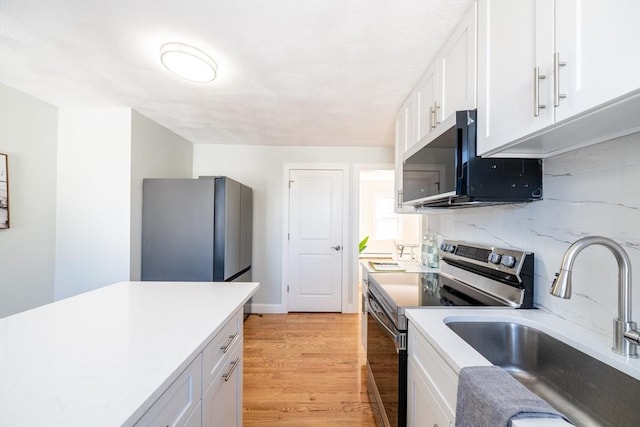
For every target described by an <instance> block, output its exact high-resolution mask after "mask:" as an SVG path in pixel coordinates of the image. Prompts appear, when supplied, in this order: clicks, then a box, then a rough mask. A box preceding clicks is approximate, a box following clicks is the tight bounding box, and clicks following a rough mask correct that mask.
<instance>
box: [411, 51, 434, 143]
mask: <svg viewBox="0 0 640 427" xmlns="http://www.w3.org/2000/svg"><path fill="white" fill-rule="evenodd" d="M437 64H438V61H435V62H434V63H433V64H432V65H431V66H430V67H429V68H428V69H427V71H426V73H424V75H423V76H422V79H420V82H418V86H416V89H415V93H414V99H415V104H416V105H415V106H416V132H417V135H418V136H417V140H418V141H420V140H421V139H422V138H424V137H425V136H426V135H427V134H428V133H429V132H431V129H433V128H434V127H435V126H436V124H437V118H436V117H435V115H434V112H433V109H434V106H435V103H436V92H437V87H438V78H437V75H436V71H437V69H438V67H437Z"/></svg>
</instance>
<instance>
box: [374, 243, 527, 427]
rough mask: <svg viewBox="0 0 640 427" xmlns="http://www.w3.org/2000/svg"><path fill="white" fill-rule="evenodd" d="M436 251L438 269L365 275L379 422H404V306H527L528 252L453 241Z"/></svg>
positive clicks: (390, 426) (393, 424)
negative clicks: (429, 271)
mask: <svg viewBox="0 0 640 427" xmlns="http://www.w3.org/2000/svg"><path fill="white" fill-rule="evenodd" d="M440 253H441V268H440V272H439V273H398V272H394V273H372V274H369V282H368V292H367V297H366V301H367V304H366V310H367V366H368V391H369V394H370V396H371V401H372V402H373V403H374V406H375V407H376V408H377V411H376V412H377V414H376V415H377V421H378V424H379V425H383V426H388V427H396V426H398V427H405V426H406V413H407V327H408V326H407V318H406V317H405V315H404V311H405V309H407V308H416V307H430V308H433V307H443V306H444V307H448V308H451V307H465V308H469V307H487V306H498V307H513V308H533V273H534V255H533V253H531V252H526V251H519V250H513V249H504V248H498V247H494V246H487V245H481V244H472V243H468V242H461V241H453V240H446V241H444V242H443V243H442V245H441V246H440Z"/></svg>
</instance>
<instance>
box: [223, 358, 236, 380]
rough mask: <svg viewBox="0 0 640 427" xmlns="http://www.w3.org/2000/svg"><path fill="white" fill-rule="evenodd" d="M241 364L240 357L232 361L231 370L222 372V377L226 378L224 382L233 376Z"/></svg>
mask: <svg viewBox="0 0 640 427" xmlns="http://www.w3.org/2000/svg"><path fill="white" fill-rule="evenodd" d="M239 364H240V357H238V358H237V359H236V360H234V361H233V362H231V369H230V370H229V372H227V373H226V374H222V378H224V382H227V381H229V379H230V378H231V375H233V371H235V370H236V368H237V367H238V365H239Z"/></svg>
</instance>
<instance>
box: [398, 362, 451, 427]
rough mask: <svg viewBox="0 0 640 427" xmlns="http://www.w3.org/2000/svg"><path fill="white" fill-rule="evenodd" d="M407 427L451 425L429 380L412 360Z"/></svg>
mask: <svg viewBox="0 0 640 427" xmlns="http://www.w3.org/2000/svg"><path fill="white" fill-rule="evenodd" d="M407 387H408V390H407V427H431V426H433V427H449V426H453V419H451V418H450V417H449V416H447V414H446V413H445V411H444V410H443V409H442V408H441V407H440V405H438V402H437V400H436V396H435V395H434V394H433V392H432V391H431V389H430V388H429V385H427V380H426V379H425V378H423V376H422V375H421V374H420V371H419V368H417V367H416V365H415V364H414V363H413V362H412V361H411V360H410V361H409V367H408V374H407Z"/></svg>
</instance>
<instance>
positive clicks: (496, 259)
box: [488, 252, 502, 264]
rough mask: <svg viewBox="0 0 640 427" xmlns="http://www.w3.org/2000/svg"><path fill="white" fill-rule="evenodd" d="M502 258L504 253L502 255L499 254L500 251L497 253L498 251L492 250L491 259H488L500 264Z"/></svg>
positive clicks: (492, 262)
mask: <svg viewBox="0 0 640 427" xmlns="http://www.w3.org/2000/svg"><path fill="white" fill-rule="evenodd" d="M501 259H502V255H500V254H499V253H497V252H491V253H490V254H489V259H488V261H489V262H490V263H491V264H500V260H501Z"/></svg>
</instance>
